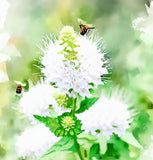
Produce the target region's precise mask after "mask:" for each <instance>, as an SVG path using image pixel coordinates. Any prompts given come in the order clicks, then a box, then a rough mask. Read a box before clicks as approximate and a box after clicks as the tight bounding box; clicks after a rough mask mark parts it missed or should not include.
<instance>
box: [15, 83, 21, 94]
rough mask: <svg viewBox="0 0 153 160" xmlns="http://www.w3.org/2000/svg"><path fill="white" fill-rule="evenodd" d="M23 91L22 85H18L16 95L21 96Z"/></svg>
mask: <svg viewBox="0 0 153 160" xmlns="http://www.w3.org/2000/svg"><path fill="white" fill-rule="evenodd" d="M21 91H22V85H21V84H18V85H17V87H16V93H17V94H20V93H21Z"/></svg>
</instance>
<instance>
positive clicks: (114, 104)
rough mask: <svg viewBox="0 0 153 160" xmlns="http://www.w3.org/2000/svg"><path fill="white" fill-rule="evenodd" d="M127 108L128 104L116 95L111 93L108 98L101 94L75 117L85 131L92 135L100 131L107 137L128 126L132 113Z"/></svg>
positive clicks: (122, 130) (120, 131)
mask: <svg viewBox="0 0 153 160" xmlns="http://www.w3.org/2000/svg"><path fill="white" fill-rule="evenodd" d="M128 108H129V106H128V105H127V104H125V103H123V102H122V101H121V100H120V97H119V96H117V95H113V96H112V97H111V98H110V99H109V98H107V97H104V96H103V97H101V98H100V99H99V100H98V101H97V102H96V103H95V104H94V105H93V106H92V107H91V108H89V109H88V110H87V111H85V112H84V113H81V114H79V115H77V117H78V119H80V120H81V123H82V129H85V132H91V133H92V134H93V135H95V134H98V133H100V134H102V135H105V136H107V138H109V137H110V135H112V134H113V133H115V134H118V135H119V136H120V135H122V134H124V133H125V130H126V129H127V128H129V127H130V126H129V123H130V122H131V121H132V118H131V116H132V114H133V113H132V112H131V111H130V110H128Z"/></svg>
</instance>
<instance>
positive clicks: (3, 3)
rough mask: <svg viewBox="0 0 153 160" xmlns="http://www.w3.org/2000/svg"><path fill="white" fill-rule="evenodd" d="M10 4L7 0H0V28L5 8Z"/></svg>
mask: <svg viewBox="0 0 153 160" xmlns="http://www.w3.org/2000/svg"><path fill="white" fill-rule="evenodd" d="M9 6H10V4H9V2H8V1H7V0H0V29H1V28H3V26H4V21H5V18H6V14H7V10H8V8H9Z"/></svg>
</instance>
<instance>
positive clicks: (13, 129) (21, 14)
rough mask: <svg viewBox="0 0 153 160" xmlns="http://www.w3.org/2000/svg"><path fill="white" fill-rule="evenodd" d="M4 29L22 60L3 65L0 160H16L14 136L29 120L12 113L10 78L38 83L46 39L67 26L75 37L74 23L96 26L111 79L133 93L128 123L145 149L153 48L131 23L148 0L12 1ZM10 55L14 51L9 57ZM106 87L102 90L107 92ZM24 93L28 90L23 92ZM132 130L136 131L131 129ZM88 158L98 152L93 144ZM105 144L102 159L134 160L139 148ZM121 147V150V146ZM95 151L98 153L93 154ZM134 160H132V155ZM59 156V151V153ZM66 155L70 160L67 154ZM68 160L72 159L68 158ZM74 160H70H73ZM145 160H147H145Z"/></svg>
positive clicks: (150, 123)
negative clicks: (133, 117) (134, 117)
mask: <svg viewBox="0 0 153 160" xmlns="http://www.w3.org/2000/svg"><path fill="white" fill-rule="evenodd" d="M9 2H10V4H11V5H10V8H9V10H8V15H7V19H6V30H7V31H8V32H9V33H10V34H11V40H12V43H13V44H14V45H15V47H16V49H17V50H18V52H19V53H20V54H21V57H12V60H11V61H9V62H7V73H8V76H9V80H10V81H9V82H6V83H1V84H0V160H17V159H18V158H17V155H16V153H15V146H14V143H15V140H16V136H17V135H19V134H20V133H21V131H23V129H24V128H25V126H27V125H28V121H27V120H25V119H24V118H21V115H20V114H19V113H18V112H17V111H16V109H15V108H16V106H17V105H18V100H19V97H17V96H16V94H15V90H16V84H15V83H14V80H17V81H22V82H27V80H28V81H30V82H31V83H33V84H36V83H37V82H38V81H40V78H41V77H40V69H39V67H37V66H39V65H40V56H41V50H40V48H39V47H40V46H41V45H42V39H43V38H44V36H45V35H47V34H50V33H54V34H55V36H57V35H58V33H59V31H60V30H61V29H62V27H63V26H65V25H70V26H73V27H74V30H75V31H76V32H77V33H78V34H79V32H80V28H79V24H78V21H77V19H78V18H81V19H83V20H85V21H87V22H88V23H89V24H92V25H93V26H95V28H96V29H95V31H91V32H94V34H95V35H96V36H97V39H98V38H103V39H104V41H105V44H106V49H107V51H108V54H109V56H110V57H111V59H110V61H111V72H110V77H109V78H111V80H112V83H113V85H114V86H118V85H119V86H121V87H123V88H125V89H127V90H128V91H129V92H131V94H132V95H133V102H134V106H135V107H136V108H137V109H138V111H139V112H140V114H139V116H138V117H137V120H136V121H134V122H133V123H132V128H133V129H132V133H133V135H134V136H135V138H136V139H137V140H138V142H139V143H140V144H141V145H142V146H143V147H147V146H149V144H150V140H151V137H150V135H153V130H152V127H153V118H152V117H153V110H152V109H153V89H152V88H151V87H152V86H153V76H152V73H153V72H152V71H153V67H152V60H153V46H149V45H148V44H145V43H144V42H142V41H141V40H140V39H139V34H140V33H139V32H137V31H134V29H133V28H132V20H134V19H135V18H137V17H138V16H139V15H140V13H143V14H144V15H146V7H145V4H147V5H148V6H149V4H150V1H149V0H78V1H75V0H37V1H36V0H35V1H34V0H26V1H19V0H10V1H9ZM12 54H13V53H12ZM108 88H109V87H106V88H105V89H106V90H107V89H108ZM27 89H28V88H27ZM135 126H136V127H135ZM94 145H95V147H94V149H93V148H92V147H91V150H92V149H93V150H94V151H92V153H91V154H93V155H94V154H96V153H98V152H99V150H98V147H99V146H97V145H96V143H95V144H94ZM106 145H107V152H106V153H105V154H104V155H103V159H105V160H111V159H112V160H114V159H120V160H126V159H127V160H129V159H133V160H134V159H138V157H139V154H140V152H141V149H139V148H137V147H135V146H134V145H132V144H131V145H129V144H128V143H126V142H125V141H123V140H121V139H120V140H119V139H118V137H115V138H114V139H111V140H110V142H109V143H108V144H106ZM119 146H120V147H119ZM96 147H97V150H98V152H97V151H96ZM129 153H130V154H131V155H132V157H133V158H131V155H129ZM62 154H63V153H62ZM69 157H71V158H72V157H73V156H71V155H70V154H69ZM71 158H70V159H71ZM18 160H19V159H18ZM71 160H72V159H71ZM146 160H147V159H146Z"/></svg>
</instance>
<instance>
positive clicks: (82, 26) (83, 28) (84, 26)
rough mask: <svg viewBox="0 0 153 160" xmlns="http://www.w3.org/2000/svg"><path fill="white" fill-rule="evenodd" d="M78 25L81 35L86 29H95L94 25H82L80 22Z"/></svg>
mask: <svg viewBox="0 0 153 160" xmlns="http://www.w3.org/2000/svg"><path fill="white" fill-rule="evenodd" d="M79 26H80V29H81V31H80V34H81V35H85V34H86V33H87V31H88V29H95V27H89V26H88V25H83V24H82V23H81V22H80V23H79Z"/></svg>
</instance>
